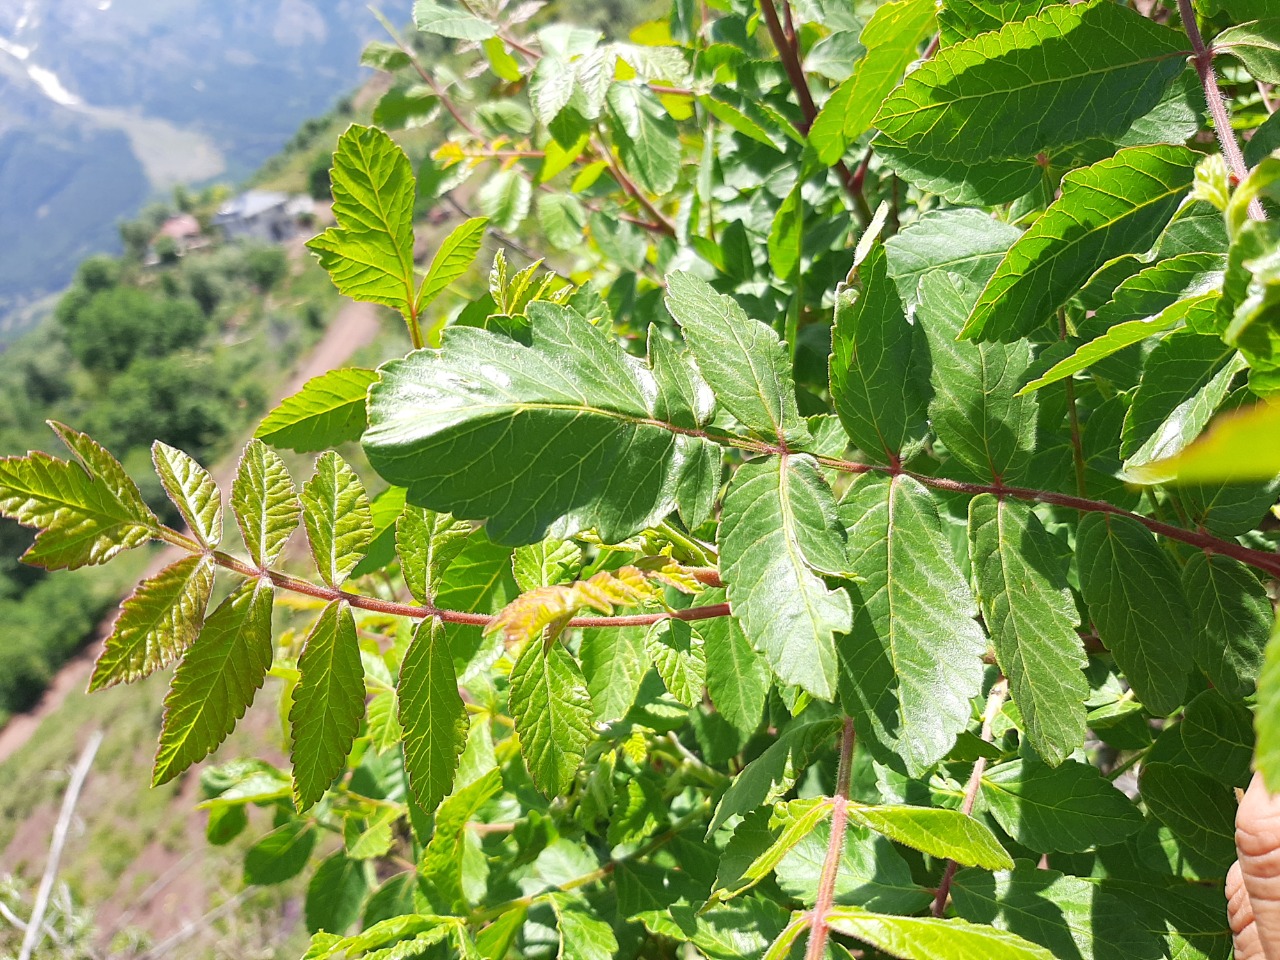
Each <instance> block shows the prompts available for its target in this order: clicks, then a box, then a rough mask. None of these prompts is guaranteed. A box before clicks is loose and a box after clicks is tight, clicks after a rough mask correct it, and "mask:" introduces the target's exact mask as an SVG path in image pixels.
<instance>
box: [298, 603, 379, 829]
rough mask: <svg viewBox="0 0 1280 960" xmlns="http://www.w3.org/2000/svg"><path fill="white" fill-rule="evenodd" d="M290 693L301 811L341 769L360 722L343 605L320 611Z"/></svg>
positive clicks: (354, 660) (359, 687)
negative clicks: (296, 683)
mask: <svg viewBox="0 0 1280 960" xmlns="http://www.w3.org/2000/svg"><path fill="white" fill-rule="evenodd" d="M298 672H299V673H300V674H301V678H300V679H299V681H298V685H297V687H295V688H294V691H293V706H292V707H291V708H290V710H289V727H290V730H291V731H292V734H293V749H292V751H291V752H290V757H291V758H292V760H293V796H294V802H295V803H296V804H297V807H298V809H299V810H306V809H307V808H309V807H310V806H312V805H313V804H314V803H315V802H316V801H317V800H319V799H320V798H321V797H323V796H324V792H325V791H326V790H328V789H329V784H331V783H333V781H334V778H336V777H337V776H338V775H339V774H340V773H341V772H342V770H343V768H344V767H345V765H346V761H347V754H349V753H350V752H351V745H352V744H353V743H354V742H355V739H356V734H357V733H358V732H359V731H360V721H361V719H362V718H363V717H364V667H363V666H362V665H361V663H360V644H359V640H358V639H357V637H356V622H355V618H354V617H352V615H351V608H350V606H348V605H347V603H346V601H343V600H334V601H333V602H332V603H330V604H329V605H328V606H326V607H325V608H324V610H323V611H321V613H320V616H319V618H317V620H316V622H315V625H314V626H313V627H312V628H311V632H310V633H309V634H308V635H307V640H306V644H305V645H304V646H303V648H302V656H300V657H299V658H298Z"/></svg>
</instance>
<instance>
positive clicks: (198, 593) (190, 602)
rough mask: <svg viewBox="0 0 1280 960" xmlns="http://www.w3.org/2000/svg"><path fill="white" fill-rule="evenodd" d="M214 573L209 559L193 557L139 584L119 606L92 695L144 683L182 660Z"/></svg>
mask: <svg viewBox="0 0 1280 960" xmlns="http://www.w3.org/2000/svg"><path fill="white" fill-rule="evenodd" d="M213 570H214V565H213V560H212V558H211V557H208V556H204V555H196V554H192V555H190V556H186V557H183V558H182V559H181V560H178V561H176V562H175V563H173V564H170V565H169V566H167V567H165V568H164V569H163V570H161V571H160V572H159V573H158V574H156V575H155V576H154V577H150V578H148V579H146V580H143V581H142V583H140V584H138V587H137V589H136V590H134V592H133V593H132V594H130V595H129V596H128V597H126V598H125V601H124V602H123V603H122V604H121V605H120V615H119V617H117V618H116V622H115V626H114V627H113V628H112V630H111V635H110V636H109V637H107V639H106V641H105V642H104V643H103V645H102V653H101V654H99V655H98V661H97V663H96V664H94V667H93V676H92V677H91V678H90V680H89V692H90V693H92V692H93V691H95V690H101V689H103V688H104V687H109V686H112V685H113V684H117V683H132V682H133V681H134V680H141V679H142V678H143V677H146V676H149V675H150V674H152V673H154V672H155V671H156V670H159V669H161V668H163V667H166V666H168V665H169V664H170V663H172V662H173V661H174V660H176V659H177V658H178V657H179V656H181V655H182V653H183V651H185V650H186V649H187V648H188V647H189V646H191V644H192V643H193V642H194V641H195V638H196V636H197V634H199V632H200V627H201V626H202V624H203V623H204V614H205V608H206V607H207V606H208V604H209V595H210V593H212V591H213Z"/></svg>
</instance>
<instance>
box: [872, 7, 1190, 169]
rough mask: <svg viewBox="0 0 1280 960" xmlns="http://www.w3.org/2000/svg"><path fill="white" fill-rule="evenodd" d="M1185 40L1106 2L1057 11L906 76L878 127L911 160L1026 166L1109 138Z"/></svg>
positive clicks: (1133, 115) (1161, 78) (1172, 67)
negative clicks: (1050, 153)
mask: <svg viewBox="0 0 1280 960" xmlns="http://www.w3.org/2000/svg"><path fill="white" fill-rule="evenodd" d="M1186 56H1187V40H1186V37H1184V36H1182V34H1181V33H1180V32H1178V31H1175V30H1172V29H1170V28H1169V27H1165V26H1161V25H1159V24H1156V23H1154V22H1153V21H1151V20H1148V19H1147V18H1146V17H1144V16H1142V15H1141V14H1139V13H1138V12H1137V11H1136V10H1132V9H1130V8H1127V7H1121V6H1118V5H1116V4H1111V3H1093V4H1080V5H1068V4H1054V5H1052V6H1049V7H1047V8H1046V9H1045V10H1043V11H1042V12H1041V13H1040V14H1039V15H1037V16H1034V17H1031V18H1030V19H1027V20H1023V21H1022V22H1020V23H1010V24H1006V25H1005V26H1004V27H1002V28H1001V29H1000V30H998V31H996V32H993V33H986V34H982V35H981V36H977V37H975V38H974V39H972V40H965V41H962V42H960V43H956V44H953V45H951V46H948V47H946V48H944V49H942V50H940V51H939V52H938V54H937V55H936V56H934V57H933V58H932V59H930V60H927V61H925V62H924V63H923V64H921V66H920V68H919V69H918V70H915V71H914V72H913V73H911V75H910V76H908V77H907V79H906V80H905V81H904V82H903V84H902V86H900V87H898V89H897V90H895V91H894V92H893V93H892V94H891V95H890V96H889V97H888V99H886V100H885V101H884V103H883V104H882V105H881V107H880V110H879V112H878V113H877V114H876V117H875V120H874V123H875V126H876V128H877V129H878V130H880V131H881V132H882V133H884V134H885V135H886V136H887V137H889V138H890V139H891V140H894V141H896V142H897V143H900V144H903V145H904V146H906V147H908V148H909V149H910V150H912V151H913V152H915V153H918V154H924V155H927V156H932V157H940V158H946V159H948V160H954V161H957V162H960V163H969V164H973V163H982V162H984V161H990V160H996V161H1000V160H1008V159H1024V158H1031V157H1034V156H1035V155H1036V154H1037V153H1040V152H1043V151H1047V150H1050V149H1052V148H1055V147H1065V146H1068V145H1071V144H1075V143H1079V142H1081V141H1083V140H1088V139H1091V138H1114V137H1118V136H1119V135H1121V134H1123V133H1124V132H1125V131H1126V130H1127V129H1128V128H1129V125H1130V124H1132V123H1133V121H1134V120H1136V119H1138V118H1139V117H1141V116H1142V115H1143V114H1145V113H1147V112H1148V111H1149V110H1151V109H1152V108H1153V107H1155V106H1156V104H1158V103H1159V102H1160V99H1161V97H1162V96H1163V95H1164V91H1165V88H1166V87H1167V86H1168V85H1169V83H1170V82H1171V81H1172V80H1173V78H1174V77H1176V76H1178V74H1180V73H1181V72H1182V71H1183V70H1184V69H1185V58H1186Z"/></svg>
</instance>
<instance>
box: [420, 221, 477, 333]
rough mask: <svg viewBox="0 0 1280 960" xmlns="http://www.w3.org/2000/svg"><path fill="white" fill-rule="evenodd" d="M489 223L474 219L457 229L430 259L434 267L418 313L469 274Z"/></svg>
mask: <svg viewBox="0 0 1280 960" xmlns="http://www.w3.org/2000/svg"><path fill="white" fill-rule="evenodd" d="M488 223H489V221H488V220H486V219H485V218H484V217H472V218H471V219H470V220H465V221H463V222H462V223H460V224H458V226H456V227H454V228H453V230H452V232H450V234H449V235H448V236H447V237H445V238H444V240H443V241H442V242H441V244H440V248H439V249H438V250H436V254H435V256H434V257H432V258H431V266H430V267H429V268H427V275H426V277H424V278H423V280H422V286H421V287H420V288H419V290H418V300H417V303H418V309H419V310H422V309H423V308H424V307H426V306H427V305H428V304H429V303H431V301H433V300H434V299H435V298H436V297H438V296H440V294H441V293H442V292H443V291H444V290H445V288H446V287H448V286H449V284H451V283H453V281H455V280H457V279H458V278H459V277H460V276H462V275H463V274H464V273H466V272H467V269H468V268H469V267H470V266H471V263H472V261H473V260H475V258H476V254H477V253H479V252H480V245H481V244H482V243H483V242H484V228H485V227H486V226H487V225H488Z"/></svg>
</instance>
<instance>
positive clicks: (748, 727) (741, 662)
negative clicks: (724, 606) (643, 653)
mask: <svg viewBox="0 0 1280 960" xmlns="http://www.w3.org/2000/svg"><path fill="white" fill-rule="evenodd" d="M723 599H724V595H723V593H722V592H720V591H718V590H708V591H706V592H705V593H703V594H700V595H699V597H698V602H699V603H700V604H713V603H720V602H722V601H723ZM694 630H695V631H696V632H697V633H698V635H699V636H700V637H702V643H703V649H704V650H705V652H706V658H707V693H708V694H709V695H710V697H711V702H712V703H713V704H715V707H716V710H717V712H719V714H720V715H721V716H722V717H724V718H725V719H726V720H728V721H729V723H731V724H732V725H733V726H734V727H735V728H736V729H737V730H738V731H740V732H741V733H743V734H751V733H754V732H755V730H756V728H757V727H759V726H760V718H761V715H762V714H763V713H764V705H765V700H766V699H767V698H768V696H769V685H770V682H771V680H772V678H771V676H770V673H769V666H768V664H767V663H766V662H765V660H764V658H763V657H762V656H760V654H759V653H757V652H756V650H755V649H754V648H753V647H752V646H751V641H750V640H748V639H747V636H746V634H744V633H743V632H742V626H741V625H740V624H739V623H738V620H737V618H735V617H715V618H713V619H710V620H700V621H698V622H697V623H696V624H694Z"/></svg>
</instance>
